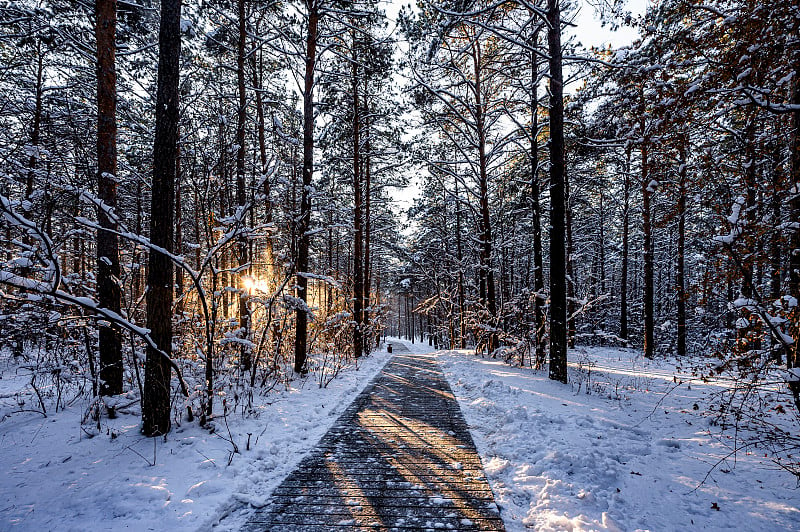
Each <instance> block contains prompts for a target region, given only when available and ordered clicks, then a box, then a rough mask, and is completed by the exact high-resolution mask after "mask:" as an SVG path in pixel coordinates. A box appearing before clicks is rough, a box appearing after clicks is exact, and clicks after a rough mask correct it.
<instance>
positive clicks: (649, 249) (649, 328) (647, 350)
mask: <svg viewBox="0 0 800 532" xmlns="http://www.w3.org/2000/svg"><path fill="white" fill-rule="evenodd" d="M641 126H642V135H644V131H645V126H646V124H645V120H644V113H643V114H642V120H641ZM648 142H649V141H648V139H647V136H644V140H643V141H642V233H643V238H644V298H643V301H642V304H643V306H644V309H643V312H644V356H646V357H647V358H653V355H654V354H655V346H654V345H653V342H654V330H655V317H654V312H653V310H654V309H653V303H654V301H653V235H652V224H651V222H650V197H651V195H652V194H653V192H652V188H651V187H650V177H649V175H648V170H649V168H648V160H647V155H648V148H649V146H648Z"/></svg>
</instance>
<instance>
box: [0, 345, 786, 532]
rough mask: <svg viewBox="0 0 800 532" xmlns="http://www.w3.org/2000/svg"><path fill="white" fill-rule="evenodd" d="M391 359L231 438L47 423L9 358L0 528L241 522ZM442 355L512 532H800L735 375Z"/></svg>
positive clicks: (284, 399) (2, 391) (299, 388)
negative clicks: (31, 406) (736, 438)
mask: <svg viewBox="0 0 800 532" xmlns="http://www.w3.org/2000/svg"><path fill="white" fill-rule="evenodd" d="M406 344H407V345H408V342H406ZM409 347H410V348H411V349H412V350H413V351H414V352H418V353H422V352H426V351H428V350H429V348H427V346H425V345H420V344H419V343H417V344H415V345H409ZM389 356H390V355H388V354H387V353H386V352H385V351H379V352H376V353H375V354H373V355H372V356H370V357H367V358H365V359H362V360H361V361H360V362H359V363H358V367H357V368H356V367H350V368H346V369H345V370H343V371H342V373H341V375H340V376H339V377H338V378H336V379H334V380H333V381H332V382H331V383H330V385H329V386H328V387H327V388H319V387H318V384H317V382H316V381H315V380H314V379H313V377H310V378H307V379H304V380H296V381H294V382H293V383H292V387H291V388H290V389H288V390H283V391H280V392H274V391H273V392H272V393H270V394H268V395H265V396H263V397H256V398H255V401H254V402H255V414H252V415H250V416H248V417H243V416H241V415H238V414H237V415H230V416H228V420H227V421H228V423H227V425H228V427H229V428H230V432H228V428H226V425H225V423H224V421H223V420H221V419H217V421H216V423H217V428H218V430H217V432H216V433H213V434H211V433H209V431H207V430H205V429H202V428H200V427H198V426H197V424H196V423H191V424H183V425H182V426H180V427H175V429H174V430H173V432H172V433H171V434H170V435H169V436H168V438H167V439H166V441H164V440H163V439H158V438H157V439H155V440H153V439H149V438H143V437H142V436H141V435H140V434H139V431H138V428H139V417H138V415H139V411H138V405H133V406H130V407H128V408H121V409H120V413H119V414H120V415H119V416H118V417H117V418H116V419H113V420H109V419H105V418H104V419H103V420H102V430H101V431H100V433H99V434H98V435H96V436H94V437H91V438H89V437H88V436H87V434H86V433H85V432H84V431H83V430H82V428H81V425H80V421H81V418H82V416H83V415H84V412H85V410H86V408H87V406H88V404H89V400H88V399H83V398H80V399H78V400H76V401H74V403H73V404H72V405H71V406H69V407H68V408H67V409H66V410H63V411H60V412H58V413H54V414H52V413H51V414H49V415H48V417H47V418H44V417H43V416H42V415H41V414H36V413H34V412H20V410H24V409H25V408H26V406H24V405H20V401H21V400H22V399H26V400H28V401H30V400H31V399H33V398H32V397H30V396H26V394H30V393H32V391H31V390H27V391H26V389H25V387H26V383H27V382H28V379H27V377H25V372H24V371H19V368H18V367H16V366H14V365H12V363H11V361H10V359H8V358H2V359H0V419H2V421H0V530H122V529H128V530H197V529H200V530H210V529H215V530H236V529H238V527H239V526H241V525H242V524H243V522H240V521H239V520H238V519H237V516H236V515H233V514H232V512H233V511H234V509H236V508H238V507H241V506H242V504H249V505H251V506H254V507H259V506H263V505H264V504H265V503H266V501H267V499H268V497H269V494H270V492H271V491H272V490H273V489H274V488H275V487H276V486H277V485H278V484H279V483H280V481H281V480H282V479H283V478H284V477H285V476H286V475H287V474H288V473H289V472H290V471H292V470H293V469H294V468H295V466H296V464H297V463H298V462H299V460H300V459H301V458H302V457H303V455H304V454H305V453H306V452H307V451H308V450H310V449H311V448H312V447H313V446H314V445H315V444H316V443H317V441H318V440H319V438H320V437H321V436H322V435H323V434H324V433H325V432H326V431H327V429H328V428H329V427H330V426H331V425H332V424H333V423H334V421H335V420H336V419H337V417H338V416H339V414H341V412H343V411H344V409H345V408H346V407H347V406H348V404H350V402H351V401H352V400H353V399H354V398H355V397H356V396H357V395H358V393H359V392H360V391H361V390H362V389H363V388H364V387H365V386H366V385H367V384H368V383H369V381H370V380H371V379H372V377H373V376H374V375H376V374H377V372H378V371H379V370H380V368H381V367H382V366H383V364H384V363H385V362H386V361H387V360H388V358H389ZM438 359H439V361H440V363H441V364H442V366H443V369H444V371H445V374H446V376H447V378H448V379H449V381H450V384H451V386H452V388H453V391H454V392H455V394H456V397H457V399H458V401H459V403H460V405H461V409H462V410H463V412H464V415H465V418H466V420H467V423H468V424H469V425H470V427H471V431H472V435H473V438H474V439H475V443H476V445H477V447H478V451H479V453H480V454H481V458H482V461H483V463H484V466H485V469H486V473H487V476H488V478H489V482H490V484H491V485H492V488H493V491H494V493H495V497H496V499H497V503H498V505H499V506H500V508H501V515H502V517H503V519H504V521H505V523H506V526H507V528H508V530H523V529H526V528H528V529H536V530H543V531H546V530H573V531H578V530H625V531H627V530H631V531H632V530H676V531H677V530H688V529H692V528H697V529H709V530H724V529H731V530H753V531H756V530H758V531H762V530H764V531H769V530H776V531H777V530H800V510H798V506H800V491H798V490H797V483H796V479H795V478H794V477H793V476H791V475H790V474H788V473H786V472H784V471H781V470H779V469H778V468H777V467H776V466H775V465H774V464H773V462H772V461H771V460H770V459H769V458H768V457H766V456H765V453H763V452H759V450H758V449H750V450H747V451H741V452H739V453H737V454H736V455H735V457H734V456H729V457H728V458H725V457H726V456H728V455H729V454H730V452H731V450H732V445H733V443H732V441H733V440H732V439H731V438H730V434H725V433H722V434H720V433H719V430H718V427H714V426H713V422H712V421H713V418H714V416H713V410H712V409H711V404H710V403H711V402H712V401H713V400H715V399H714V398H715V394H717V393H718V392H719V389H720V386H721V384H719V383H716V384H715V383H703V382H702V381H701V380H699V379H695V380H692V381H689V380H688V379H687V378H686V376H683V377H682V379H683V384H681V385H679V386H676V383H675V382H674V380H673V375H677V374H680V371H681V369H679V368H676V364H675V363H674V361H668V360H658V361H654V362H649V361H644V360H643V359H642V358H641V357H640V355H639V354H638V353H637V352H635V351H633V350H622V349H610V348H579V349H577V350H575V351H571V352H570V360H571V361H580V362H579V363H573V364H572V367H571V370H570V371H571V374H570V380H571V384H570V385H563V384H559V383H555V382H552V381H550V380H549V379H548V378H547V373H546V372H545V371H535V370H531V369H528V368H515V367H511V366H508V365H506V364H504V363H502V362H501V361H499V360H494V359H491V358H480V357H476V356H474V355H473V354H471V352H468V351H444V352H441V353H439V354H438ZM646 362H647V363H646ZM587 391H588V393H587ZM695 406H696V407H697V408H696V409H695ZM785 416H786V422H787V423H789V422H790V421H791V416H794V413H793V412H787V413H786V414H785ZM778 422H780V420H778ZM788 426H789V425H787V427H788ZM248 434H249V435H250V436H248ZM248 437H249V438H250V449H251V450H249V451H248V450H246V446H247V445H246V444H247V441H248ZM231 439H232V441H233V442H234V443H236V445H237V447H238V449H239V451H240V452H239V453H235V452H233V445H232V443H231V442H230V441H229V440H231ZM720 460H721V461H720ZM152 464H155V465H152ZM233 513H234V514H235V512H233ZM223 518H225V519H223ZM220 523H221V524H220Z"/></svg>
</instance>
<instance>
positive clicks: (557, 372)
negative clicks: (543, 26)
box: [547, 0, 567, 383]
mask: <svg viewBox="0 0 800 532" xmlns="http://www.w3.org/2000/svg"><path fill="white" fill-rule="evenodd" d="M547 24H548V26H549V27H548V30H547V44H548V48H549V51H550V111H549V112H550V378H551V379H553V380H557V381H561V382H564V383H565V382H567V268H566V267H567V265H566V250H565V240H566V234H565V233H566V231H565V229H566V228H565V221H566V198H565V190H564V188H565V186H564V174H565V164H564V82H563V79H564V78H563V75H562V72H561V9H560V6H559V0H547Z"/></svg>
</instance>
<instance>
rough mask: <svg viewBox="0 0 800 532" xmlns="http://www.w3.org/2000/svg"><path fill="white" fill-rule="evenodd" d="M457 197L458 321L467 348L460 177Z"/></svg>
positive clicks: (464, 345) (460, 340)
mask: <svg viewBox="0 0 800 532" xmlns="http://www.w3.org/2000/svg"><path fill="white" fill-rule="evenodd" d="M455 185H456V186H455V196H456V200H455V201H456V259H457V260H458V320H459V327H458V328H459V346H460V347H461V349H466V348H467V316H466V312H467V308H466V294H465V293H464V292H465V290H464V263H463V261H464V250H463V247H462V243H461V198H460V196H459V194H458V177H456V179H455Z"/></svg>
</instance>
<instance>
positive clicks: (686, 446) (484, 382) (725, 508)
mask: <svg viewBox="0 0 800 532" xmlns="http://www.w3.org/2000/svg"><path fill="white" fill-rule="evenodd" d="M439 360H440V362H441V363H442V365H443V366H444V369H445V373H446V375H447V377H448V379H449V380H450V383H451V385H452V387H453V391H454V393H455V395H456V397H457V398H458V400H459V403H460V405H461V409H462V411H463V412H464V415H465V417H466V420H467V423H468V424H469V426H470V428H471V431H472V434H473V438H474V439H475V443H476V445H477V447H478V451H479V452H480V454H481V458H482V460H483V463H484V466H485V469H486V473H487V476H488V478H489V482H490V484H491V485H492V489H493V491H494V493H495V497H496V499H497V503H498V505H499V506H500V507H501V515H502V516H503V519H504V521H505V523H506V526H507V528H508V530H510V531H514V530H523V529H526V528H528V529H534V530H539V531H550V530H552V531H556V530H571V531H578V530H622V531H634V530H657V531H672V530H674V531H683V530H691V529H698V530H702V529H704V530H737V531H751V530H752V531H788V530H800V510H798V506H800V490H798V489H797V484H796V480H795V479H794V478H793V477H792V476H791V475H789V474H788V473H786V472H783V471H779V470H778V469H777V468H776V467H775V466H774V465H773V464H772V462H771V461H770V460H769V459H768V458H766V457H765V456H764V454H763V452H762V453H759V452H758V451H753V452H747V451H742V452H739V453H737V455H736V456H735V458H734V457H730V458H728V459H726V460H724V461H723V462H722V463H720V464H719V465H718V466H717V467H716V468H714V469H713V471H712V468H713V466H714V465H715V464H717V462H718V461H719V460H720V459H722V458H723V457H725V456H727V455H729V453H730V452H731V447H730V446H731V440H729V439H728V437H729V436H728V435H722V437H719V436H718V435H715V434H716V433H717V432H718V431H716V430H711V431H710V430H709V428H710V426H709V423H710V420H711V417H710V416H709V415H708V414H709V412H708V410H707V408H708V407H709V399H710V396H711V394H714V393H716V392H718V391H719V390H718V387H717V386H716V385H714V384H713V383H710V384H704V383H703V382H702V380H699V379H698V380H695V381H692V382H688V381H684V382H683V384H680V385H678V386H676V383H675V382H674V381H673V374H675V373H676V368H675V365H674V364H671V363H669V362H668V361H655V362H652V363H649V364H647V363H646V361H645V360H643V359H642V358H641V356H640V355H639V354H638V353H637V352H635V351H631V350H620V349H602V348H590V349H583V348H581V349H579V350H578V351H573V352H570V360H582V362H583V364H582V366H583V369H582V370H580V371H578V368H577V367H575V364H573V367H572V369H571V372H572V373H571V379H572V384H571V385H563V384H559V383H555V382H553V381H550V380H549V379H548V378H547V374H546V373H545V372H537V371H532V370H530V369H519V368H513V367H509V366H507V365H505V364H503V363H502V362H501V361H498V360H492V359H490V358H478V357H475V356H474V355H472V354H470V353H468V352H465V351H462V352H459V351H449V352H443V353H441V354H440V355H439ZM589 364H591V365H592V373H591V375H590V377H591V382H590V383H589V394H587V393H586V385H587V380H588V379H587V373H588V372H587V371H586V368H587V367H588V366H589ZM581 379H583V382H581V386H580V389H578V382H579V381H580V380H581ZM678 380H679V382H680V379H678ZM667 392H669V393H667ZM695 405H696V407H697V409H696V410H695ZM787 409H788V407H787ZM787 415H792V414H790V413H787ZM711 428H713V427H711ZM709 472H710V474H709Z"/></svg>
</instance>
